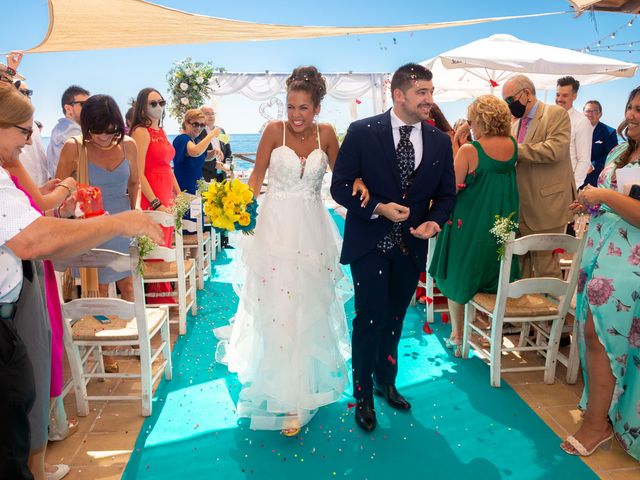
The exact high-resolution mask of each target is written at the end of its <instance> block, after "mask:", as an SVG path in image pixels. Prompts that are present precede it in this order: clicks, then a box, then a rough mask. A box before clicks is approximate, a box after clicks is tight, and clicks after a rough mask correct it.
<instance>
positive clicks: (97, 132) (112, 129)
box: [89, 128, 120, 135]
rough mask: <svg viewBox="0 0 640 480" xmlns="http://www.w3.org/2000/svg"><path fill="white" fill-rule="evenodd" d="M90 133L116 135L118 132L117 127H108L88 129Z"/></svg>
mask: <svg viewBox="0 0 640 480" xmlns="http://www.w3.org/2000/svg"><path fill="white" fill-rule="evenodd" d="M89 133H90V134H91V135H117V134H118V133H120V129H119V128H109V129H105V130H89Z"/></svg>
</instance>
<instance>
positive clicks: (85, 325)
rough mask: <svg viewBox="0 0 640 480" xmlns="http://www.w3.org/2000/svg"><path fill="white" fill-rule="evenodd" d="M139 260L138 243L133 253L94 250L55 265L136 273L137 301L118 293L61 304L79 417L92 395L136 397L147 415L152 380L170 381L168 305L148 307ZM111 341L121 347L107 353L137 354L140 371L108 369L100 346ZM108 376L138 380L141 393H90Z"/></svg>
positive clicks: (135, 297) (134, 289) (134, 278)
mask: <svg viewBox="0 0 640 480" xmlns="http://www.w3.org/2000/svg"><path fill="white" fill-rule="evenodd" d="M137 261H138V253H137V245H135V243H134V244H133V245H132V246H131V249H130V255H126V254H122V253H118V252H113V251H110V250H99V249H95V250H90V251H88V252H85V253H83V254H81V255H78V256H76V257H72V258H68V259H65V260H64V261H59V262H56V263H57V265H56V266H57V267H91V268H101V267H109V268H112V269H113V270H115V271H119V272H122V271H127V270H131V271H132V276H133V295H134V302H127V301H124V300H120V299H117V298H81V299H76V300H71V301H70V302H67V303H63V304H62V316H63V319H64V320H65V321H63V328H64V332H63V340H64V346H65V350H66V352H67V358H68V359H69V366H70V370H71V377H72V380H73V387H74V390H75V397H76V405H77V408H78V414H79V415H80V416H87V415H88V414H89V401H90V400H136V399H139V400H141V402H142V415H144V416H149V415H151V399H152V396H153V392H152V388H153V385H154V383H155V382H156V381H157V380H158V379H159V378H160V376H161V375H162V374H163V373H164V376H165V378H166V379H167V380H171V376H172V365H171V342H170V333H169V308H168V307H165V306H162V307H159V308H146V305H145V300H144V287H143V285H142V278H141V277H140V275H139V274H138V273H137V272H136V264H137ZM157 334H160V341H159V342H158V344H157V347H156V348H155V349H154V348H152V346H151V339H152V338H153V337H155V336H156V335H157ZM154 343H155V342H154ZM107 346H113V347H123V348H121V349H117V348H116V349H115V350H109V351H108V354H109V355H112V356H113V355H119V356H135V357H139V359H140V373H105V371H104V364H103V359H102V354H103V351H102V349H103V347H107ZM160 355H162V357H163V358H162V360H161V362H160V364H159V365H158V366H157V367H158V368H157V370H156V373H155V374H154V373H153V362H154V361H156V360H157V359H158V358H159V357H160ZM92 356H93V358H94V361H93V362H91V357H92ZM104 378H124V379H140V384H141V395H133V396H130V395H89V394H88V393H87V384H88V383H89V381H90V380H91V379H104Z"/></svg>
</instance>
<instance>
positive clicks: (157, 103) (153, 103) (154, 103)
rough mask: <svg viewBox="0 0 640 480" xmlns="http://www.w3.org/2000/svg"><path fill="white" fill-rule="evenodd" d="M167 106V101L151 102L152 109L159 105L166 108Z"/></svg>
mask: <svg viewBox="0 0 640 480" xmlns="http://www.w3.org/2000/svg"><path fill="white" fill-rule="evenodd" d="M166 104H167V102H166V101H165V100H151V101H150V102H149V106H150V107H151V108H156V107H157V106H158V105H160V106H161V107H164V106H165V105H166Z"/></svg>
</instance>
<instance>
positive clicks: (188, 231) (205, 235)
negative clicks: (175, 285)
mask: <svg viewBox="0 0 640 480" xmlns="http://www.w3.org/2000/svg"><path fill="white" fill-rule="evenodd" d="M190 217H191V218H193V219H194V220H186V219H183V220H182V232H183V235H182V242H183V247H184V251H185V253H187V252H189V254H190V256H191V258H193V259H194V260H195V261H196V278H197V282H198V290H204V282H205V280H207V279H208V278H209V277H210V276H211V263H212V258H211V257H212V253H213V255H215V250H214V248H213V240H212V237H211V233H210V232H204V231H203V226H202V198H199V197H196V196H193V198H192V200H191V208H190ZM212 251H213V252H212Z"/></svg>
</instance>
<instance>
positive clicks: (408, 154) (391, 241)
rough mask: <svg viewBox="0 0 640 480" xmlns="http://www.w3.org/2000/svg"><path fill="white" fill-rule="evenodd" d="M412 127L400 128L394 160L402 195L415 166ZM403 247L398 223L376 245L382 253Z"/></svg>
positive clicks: (405, 191)
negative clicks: (398, 171) (396, 163)
mask: <svg viewBox="0 0 640 480" xmlns="http://www.w3.org/2000/svg"><path fill="white" fill-rule="evenodd" d="M412 129H413V126H412V125H403V126H402V127H400V141H399V142H398V146H397V147H396V158H397V159H398V168H399V169H400V184H401V185H402V192H403V195H406V193H407V190H409V184H410V180H411V174H412V173H413V170H414V168H415V165H416V152H415V150H414V148H413V143H411V140H409V137H410V136H411V130H412ZM396 245H400V247H401V248H402V247H404V248H406V246H405V242H404V240H403V238H402V228H401V226H400V223H394V224H393V228H392V229H391V231H390V232H389V233H388V234H387V235H386V236H385V237H384V238H383V239H382V240H381V241H380V243H378V245H377V246H378V249H380V250H382V251H383V252H387V251H389V250H391V249H392V248H393V247H394V246H396ZM403 253H404V252H403Z"/></svg>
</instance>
